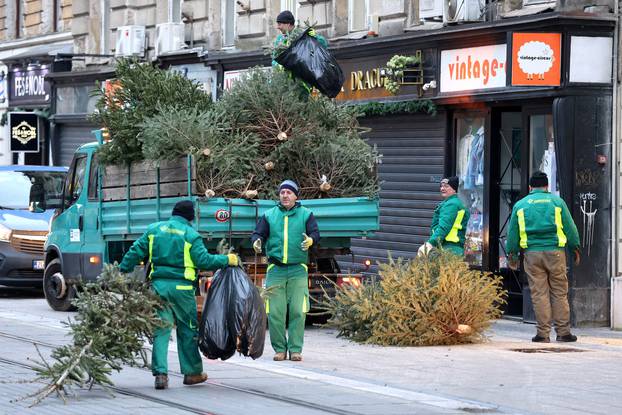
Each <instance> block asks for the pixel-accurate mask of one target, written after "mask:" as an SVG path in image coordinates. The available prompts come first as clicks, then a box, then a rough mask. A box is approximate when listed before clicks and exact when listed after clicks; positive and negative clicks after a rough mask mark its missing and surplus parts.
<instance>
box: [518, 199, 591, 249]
mask: <svg viewBox="0 0 622 415" xmlns="http://www.w3.org/2000/svg"><path fill="white" fill-rule="evenodd" d="M566 247H568V248H570V249H571V250H575V249H577V248H578V247H579V232H578V231H577V226H576V225H575V223H574V221H573V220H572V216H571V215H570V211H569V210H568V206H566V202H564V201H563V200H562V199H561V198H560V197H558V196H555V195H552V194H551V193H549V192H546V191H544V190H537V189H536V190H533V191H532V192H531V193H529V194H528V195H527V196H525V197H524V198H522V199H521V200H519V201H518V202H516V204H515V205H514V208H513V209H512V218H511V219H510V227H509V229H508V239H507V242H506V250H507V252H508V255H514V254H517V253H518V252H519V251H520V250H521V249H524V250H525V251H551V250H556V249H564V248H566Z"/></svg>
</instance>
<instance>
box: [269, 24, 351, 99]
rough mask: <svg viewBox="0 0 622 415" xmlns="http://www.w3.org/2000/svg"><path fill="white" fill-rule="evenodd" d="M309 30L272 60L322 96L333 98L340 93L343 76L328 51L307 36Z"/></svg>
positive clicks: (314, 39)
mask: <svg viewBox="0 0 622 415" xmlns="http://www.w3.org/2000/svg"><path fill="white" fill-rule="evenodd" d="M310 30H311V28H309V29H307V30H305V32H304V33H303V34H302V36H300V37H299V38H298V39H296V40H295V41H294V42H293V43H292V44H291V46H290V47H289V48H287V49H285V50H284V51H283V52H281V53H280V54H279V55H278V56H277V57H276V58H275V59H274V60H276V61H277V62H278V63H279V64H281V65H282V66H283V67H284V68H285V69H288V70H290V71H291V72H292V73H293V74H294V76H296V77H297V78H300V79H302V80H303V81H305V82H306V83H308V84H309V85H312V86H314V87H315V88H317V89H318V91H320V92H321V93H322V94H324V95H326V96H327V97H329V98H335V97H336V96H337V95H338V94H339V92H341V87H342V86H343V83H344V81H345V76H344V74H343V71H342V70H341V67H340V66H339V64H338V63H337V60H336V59H335V58H334V57H333V55H331V54H330V52H329V51H328V49H326V48H325V47H324V46H323V45H322V44H321V43H320V42H319V41H318V40H317V39H316V38H314V37H312V36H309V31H310Z"/></svg>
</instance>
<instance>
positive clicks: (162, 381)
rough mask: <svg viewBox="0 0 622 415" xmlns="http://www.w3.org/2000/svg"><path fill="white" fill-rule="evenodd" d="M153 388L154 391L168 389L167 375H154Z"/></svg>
mask: <svg viewBox="0 0 622 415" xmlns="http://www.w3.org/2000/svg"><path fill="white" fill-rule="evenodd" d="M155 388H156V389H167V388H168V376H167V375H156V376H155Z"/></svg>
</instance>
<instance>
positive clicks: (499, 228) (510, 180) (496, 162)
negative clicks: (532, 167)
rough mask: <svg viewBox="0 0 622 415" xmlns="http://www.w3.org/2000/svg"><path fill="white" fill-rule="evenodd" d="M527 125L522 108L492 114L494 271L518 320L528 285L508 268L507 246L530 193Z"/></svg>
mask: <svg viewBox="0 0 622 415" xmlns="http://www.w3.org/2000/svg"><path fill="white" fill-rule="evenodd" d="M523 125H524V124H523V114H522V112H521V109H520V108H516V109H514V108H503V109H493V111H491V124H490V127H491V156H492V157H491V162H492V163H491V176H490V179H491V186H490V188H491V192H490V207H491V209H490V231H491V232H490V245H489V246H490V262H491V264H490V268H491V269H492V270H494V272H495V273H498V274H500V275H502V277H503V287H504V289H505V290H507V292H508V298H507V305H506V309H505V314H506V315H507V316H516V317H522V315H523V285H524V281H523V279H521V276H520V272H519V271H513V270H511V269H510V268H509V267H508V263H507V253H506V250H505V242H506V238H507V233H508V227H509V224H510V217H511V214H512V208H513V207H514V204H515V203H516V202H517V201H518V200H519V199H520V198H521V197H522V195H524V194H525V193H526V189H527V183H526V181H525V178H524V177H525V171H526V164H525V157H524V154H525V148H526V145H527V143H526V142H525V141H526V140H525V139H524V137H525V134H524V131H523Z"/></svg>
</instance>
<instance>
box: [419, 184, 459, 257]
mask: <svg viewBox="0 0 622 415" xmlns="http://www.w3.org/2000/svg"><path fill="white" fill-rule="evenodd" d="M459 185H460V179H459V178H458V177H456V176H451V177H446V178H444V179H443V180H441V187H440V191H441V196H442V197H443V199H444V200H443V201H442V202H441V203H439V204H438V206H437V207H436V209H435V210H434V216H433V217H432V226H431V229H430V238H429V239H428V240H427V241H426V242H425V243H424V244H423V245H421V247H420V248H419V252H418V255H419V256H421V255H427V254H429V253H430V251H432V250H433V249H434V248H442V249H443V250H446V251H448V252H451V253H453V254H456V255H459V256H461V257H462V256H463V255H464V241H465V239H466V229H467V223H468V222H469V216H470V215H469V211H468V210H467V209H466V207H464V204H463V203H462V201H461V200H460V198H459V197H458V194H457V193H458V187H459Z"/></svg>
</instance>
